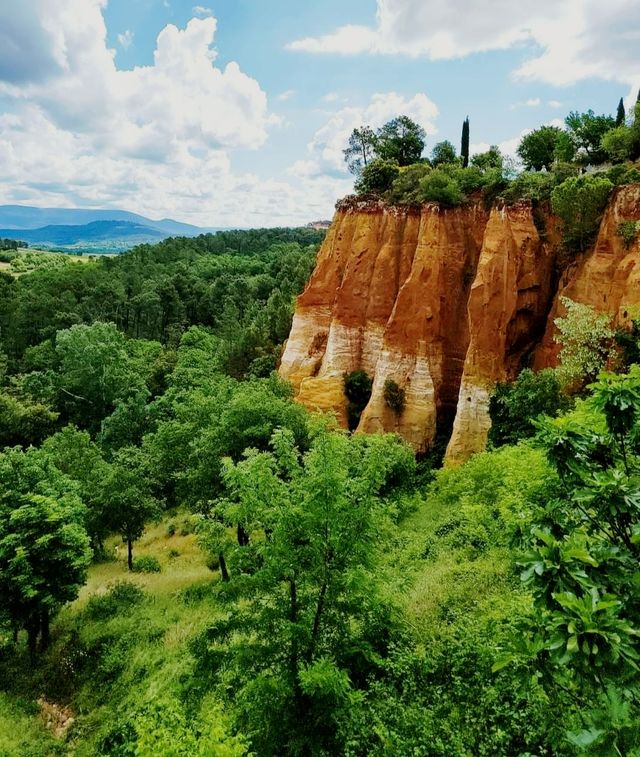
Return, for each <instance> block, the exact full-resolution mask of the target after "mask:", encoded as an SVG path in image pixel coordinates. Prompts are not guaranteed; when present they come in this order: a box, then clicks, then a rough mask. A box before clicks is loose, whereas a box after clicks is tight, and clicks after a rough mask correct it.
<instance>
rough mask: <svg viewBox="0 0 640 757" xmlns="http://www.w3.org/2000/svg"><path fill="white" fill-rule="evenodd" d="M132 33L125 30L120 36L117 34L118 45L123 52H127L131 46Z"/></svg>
mask: <svg viewBox="0 0 640 757" xmlns="http://www.w3.org/2000/svg"><path fill="white" fill-rule="evenodd" d="M134 36H135V35H134V33H133V32H132V31H131V29H127V30H126V31H125V32H122V34H118V44H119V45H120V47H121V48H122V49H123V50H128V49H129V48H130V47H131V45H132V44H133V38H134Z"/></svg>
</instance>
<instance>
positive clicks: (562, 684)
mask: <svg viewBox="0 0 640 757" xmlns="http://www.w3.org/2000/svg"><path fill="white" fill-rule="evenodd" d="M321 238H322V233H320V232H315V231H312V230H309V229H298V230H268V231H264V230H263V231H247V232H228V233H219V234H216V235H207V236H202V237H199V238H196V239H171V240H167V241H165V242H162V243H160V244H158V245H155V246H141V247H138V248H136V249H135V250H133V251H132V252H131V253H128V254H125V255H122V256H119V257H115V258H105V259H100V260H98V261H90V262H87V263H83V264H77V265H65V266H60V267H44V268H40V269H36V270H32V271H30V272H26V273H23V274H22V275H19V276H18V275H16V276H12V275H9V274H7V273H2V272H0V447H2V448H3V449H4V451H3V452H1V453H0V594H1V596H2V598H3V602H2V605H1V606H0V755H10V756H11V757H13V755H33V756H34V757H35V756H36V755H38V756H39V755H56V754H60V755H62V754H70V753H71V754H75V755H79V756H81V755H96V754H104V755H113V756H116V755H118V756H123V755H145V756H149V757H150V756H151V755H176V756H177V755H221V756H227V755H229V756H230V755H249V754H256V755H281V754H285V755H336V754H339V755H353V756H354V757H355V756H356V755H396V754H397V755H442V756H443V757H444V756H445V755H446V756H447V757H449V755H523V756H524V755H552V754H553V755H576V754H599V755H619V754H640V708H639V704H640V701H639V697H640V688H639V687H638V683H637V682H638V664H639V660H640V656H639V653H640V648H639V647H640V643H639V639H638V636H639V634H640V616H639V611H638V607H639V604H638V599H639V597H638V591H639V588H638V586H639V584H638V571H637V561H638V557H639V554H638V549H639V547H638V544H639V543H640V484H639V482H640V478H639V471H640V441H639V440H640V435H639V432H640V369H639V368H638V367H637V366H635V363H637V362H638V358H639V357H640V324H636V325H635V326H634V328H633V330H632V331H630V332H627V331H624V332H623V331H621V332H615V331H613V330H612V329H611V327H610V325H609V323H608V319H607V318H606V316H598V315H596V314H595V313H594V312H593V311H591V310H590V309H589V308H587V307H586V306H579V305H576V304H575V303H570V302H567V315H566V317H565V318H564V319H561V321H560V322H559V326H560V337H559V338H560V340H561V346H562V362H561V366H560V368H559V369H557V370H550V371H544V372H542V373H539V374H533V373H532V372H531V371H524V372H523V373H522V374H521V375H520V377H519V378H518V380H517V381H516V382H514V383H512V384H508V385H501V386H499V387H498V388H497V390H496V392H495V394H494V396H493V398H492V404H491V413H492V417H493V421H494V425H493V429H492V437H491V444H490V449H489V450H488V451H487V452H485V453H483V454H480V455H477V456H475V457H474V458H473V459H472V460H471V461H470V462H469V463H467V464H466V465H464V466H461V467H460V468H457V469H445V470H437V469H436V467H435V466H434V467H431V465H432V464H433V460H432V459H429V460H421V461H416V459H415V457H414V454H413V452H412V451H411V450H410V449H409V448H408V447H407V446H406V445H405V444H403V443H402V442H401V441H400V440H399V439H398V438H397V437H395V436H393V435H376V436H362V435H354V436H351V435H350V434H348V433H346V432H343V431H340V430H338V429H337V428H336V427H335V424H334V422H333V421H332V420H331V419H330V418H319V417H317V416H311V415H309V414H308V413H307V411H306V410H304V409H303V408H302V407H301V406H299V405H297V404H295V403H294V402H293V401H292V396H291V389H290V387H289V386H288V385H287V384H285V383H283V382H282V381H281V380H280V379H278V377H277V374H275V372H274V368H275V367H276V364H277V361H278V358H279V355H280V351H281V349H282V344H283V341H284V340H285V339H286V337H287V336H288V333H289V329H290V324H291V317H292V313H293V301H294V297H295V295H296V294H297V293H299V292H300V291H301V290H302V288H303V286H304V284H305V282H306V280H307V278H308V276H309V274H310V271H311V269H312V267H313V263H314V259H315V253H316V251H317V247H318V243H319V242H320V241H321ZM605 365H606V366H608V367H609V368H610V369H612V370H615V371H616V373H608V374H607V373H601V371H602V369H603V368H604V367H605ZM367 381H368V377H367V376H366V374H365V375H361V376H353V375H352V376H347V377H345V391H346V393H347V396H348V397H349V401H350V403H351V405H352V406H353V412H354V413H357V412H359V404H358V402H359V397H360V395H361V394H362V391H364V390H366V384H367ZM363 387H364V390H363ZM385 398H386V400H387V402H388V403H389V404H390V406H391V407H393V408H394V410H395V411H396V412H399V413H401V412H402V408H403V403H404V397H403V396H402V393H401V391H400V390H399V388H398V387H397V386H393V385H391V384H390V385H389V386H386V387H385Z"/></svg>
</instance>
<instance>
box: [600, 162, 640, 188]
mask: <svg viewBox="0 0 640 757" xmlns="http://www.w3.org/2000/svg"><path fill="white" fill-rule="evenodd" d="M605 175H606V177H607V178H608V179H609V181H611V182H612V183H613V184H615V186H616V187H619V186H621V185H622V184H637V183H639V182H640V171H639V170H638V169H637V168H636V167H635V166H633V165H630V164H629V163H620V164H618V165H617V166H613V167H612V168H610V169H609V170H608V171H607V172H606V174H605Z"/></svg>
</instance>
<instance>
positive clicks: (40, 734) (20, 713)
mask: <svg viewBox="0 0 640 757" xmlns="http://www.w3.org/2000/svg"><path fill="white" fill-rule="evenodd" d="M62 753H63V752H62V749H61V747H60V745H59V744H57V743H56V741H55V739H54V738H53V737H52V736H51V734H50V733H49V732H48V731H47V729H46V728H45V724H44V721H43V720H42V718H41V717H40V714H39V708H38V706H37V705H36V704H33V703H30V702H26V701H24V700H21V699H18V698H16V697H9V696H8V695H7V694H3V693H2V692H0V757H44V755H54V754H62Z"/></svg>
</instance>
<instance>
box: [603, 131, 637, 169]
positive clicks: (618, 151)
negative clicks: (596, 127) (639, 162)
mask: <svg viewBox="0 0 640 757" xmlns="http://www.w3.org/2000/svg"><path fill="white" fill-rule="evenodd" d="M634 138H635V135H634V131H633V129H631V128H629V127H628V126H625V125H624V124H622V125H621V126H616V127H615V128H613V129H609V131H607V132H606V133H605V134H603V136H602V141H601V146H602V149H603V150H604V151H605V152H606V154H607V155H608V156H609V158H610V159H611V160H612V161H613V162H614V163H624V162H625V160H628V159H629V158H630V157H631V154H632V152H633V145H634Z"/></svg>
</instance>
